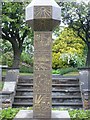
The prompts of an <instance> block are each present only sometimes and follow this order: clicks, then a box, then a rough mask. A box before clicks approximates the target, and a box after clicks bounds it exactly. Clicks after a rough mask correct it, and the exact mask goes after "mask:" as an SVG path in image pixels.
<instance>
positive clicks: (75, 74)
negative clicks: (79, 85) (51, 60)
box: [64, 72, 79, 76]
mask: <svg viewBox="0 0 90 120" xmlns="http://www.w3.org/2000/svg"><path fill="white" fill-rule="evenodd" d="M77 75H79V73H78V72H69V73H67V74H64V76H77Z"/></svg>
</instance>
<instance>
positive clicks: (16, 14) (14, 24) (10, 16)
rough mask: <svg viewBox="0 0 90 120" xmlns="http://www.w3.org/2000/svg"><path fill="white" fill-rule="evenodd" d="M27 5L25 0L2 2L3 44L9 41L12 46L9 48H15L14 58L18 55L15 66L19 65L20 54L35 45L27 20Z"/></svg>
mask: <svg viewBox="0 0 90 120" xmlns="http://www.w3.org/2000/svg"><path fill="white" fill-rule="evenodd" d="M25 5H26V3H23V2H2V38H3V41H4V42H3V44H4V43H5V42H6V43H7V41H9V42H10V43H11V46H8V48H10V47H11V48H12V50H13V54H14V55H13V60H14V59H15V58H16V56H17V57H18V59H17V61H16V60H14V62H13V66H14V67H19V63H20V55H21V53H22V51H23V50H25V49H26V46H27V48H29V46H30V49H31V47H32V46H33V32H32V30H31V28H29V27H28V25H27V23H26V22H25ZM3 48H5V45H3ZM30 49H29V50H30ZM5 50H6V49H4V52H5ZM15 62H16V63H15ZM17 62H18V64H17Z"/></svg>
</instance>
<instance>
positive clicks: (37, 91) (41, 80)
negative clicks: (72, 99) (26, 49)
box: [26, 0, 61, 118]
mask: <svg viewBox="0 0 90 120" xmlns="http://www.w3.org/2000/svg"><path fill="white" fill-rule="evenodd" d="M60 12H61V9H60V7H59V5H58V4H57V3H56V2H55V1H54V0H32V2H31V3H30V4H29V5H28V6H27V7H26V22H27V23H28V24H29V26H30V27H31V28H32V29H33V30H34V81H33V98H34V99H33V118H51V108H52V30H53V29H54V28H55V27H56V26H57V25H59V24H60V18H61V13H60Z"/></svg>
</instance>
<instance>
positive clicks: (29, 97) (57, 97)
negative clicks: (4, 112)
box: [15, 96, 81, 99]
mask: <svg viewBox="0 0 90 120" xmlns="http://www.w3.org/2000/svg"><path fill="white" fill-rule="evenodd" d="M75 98H76V99H81V97H80V96H52V99H75ZM15 99H33V96H15Z"/></svg>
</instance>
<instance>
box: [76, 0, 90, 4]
mask: <svg viewBox="0 0 90 120" xmlns="http://www.w3.org/2000/svg"><path fill="white" fill-rule="evenodd" d="M81 1H83V2H86V3H87V2H89V1H90V0H77V2H81Z"/></svg>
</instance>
